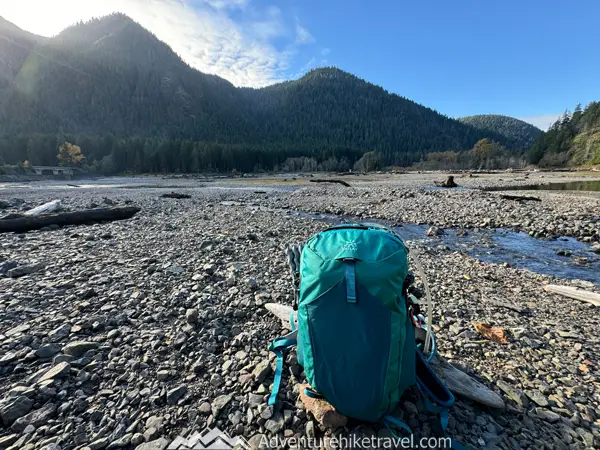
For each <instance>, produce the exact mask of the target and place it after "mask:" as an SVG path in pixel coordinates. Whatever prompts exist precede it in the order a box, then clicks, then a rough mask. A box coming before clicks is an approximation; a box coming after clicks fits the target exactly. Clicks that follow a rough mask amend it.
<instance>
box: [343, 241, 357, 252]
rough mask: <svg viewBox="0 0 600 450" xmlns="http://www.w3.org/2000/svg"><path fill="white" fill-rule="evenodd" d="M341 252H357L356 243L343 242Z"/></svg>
mask: <svg viewBox="0 0 600 450" xmlns="http://www.w3.org/2000/svg"><path fill="white" fill-rule="evenodd" d="M342 250H344V251H346V252H355V251H356V250H358V242H356V241H344V245H342Z"/></svg>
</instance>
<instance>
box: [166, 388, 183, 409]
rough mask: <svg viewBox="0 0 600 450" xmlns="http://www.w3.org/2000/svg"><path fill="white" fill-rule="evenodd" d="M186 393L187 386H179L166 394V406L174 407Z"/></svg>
mask: <svg viewBox="0 0 600 450" xmlns="http://www.w3.org/2000/svg"><path fill="white" fill-rule="evenodd" d="M186 393H187V386H186V385H183V384H182V385H181V386H177V387H176V388H173V389H171V390H170V391H168V392H167V404H168V405H175V404H176V403H177V402H178V401H179V399H180V398H181V397H183V396H184V395H185V394H186Z"/></svg>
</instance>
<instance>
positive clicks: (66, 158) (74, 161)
mask: <svg viewBox="0 0 600 450" xmlns="http://www.w3.org/2000/svg"><path fill="white" fill-rule="evenodd" d="M56 157H57V158H58V163H59V165H61V166H76V165H78V164H80V163H81V161H83V158H85V156H83V153H82V152H81V147H79V146H78V145H75V144H71V143H69V142H65V143H64V144H62V145H61V146H60V147H59V149H58V155H56Z"/></svg>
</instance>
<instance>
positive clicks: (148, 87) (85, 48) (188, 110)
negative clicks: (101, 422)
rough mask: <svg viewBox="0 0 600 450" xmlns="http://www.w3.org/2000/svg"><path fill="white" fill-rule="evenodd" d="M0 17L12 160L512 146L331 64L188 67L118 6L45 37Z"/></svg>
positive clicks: (233, 161)
mask: <svg viewBox="0 0 600 450" xmlns="http://www.w3.org/2000/svg"><path fill="white" fill-rule="evenodd" d="M2 23H3V24H4V25H2V27H1V28H0V29H1V30H2V32H3V33H4V34H3V36H4V39H8V41H10V44H11V46H10V48H12V49H13V50H11V52H12V53H11V56H10V58H9V60H10V61H11V63H10V71H7V70H6V69H5V70H4V72H9V75H6V76H5V79H6V80H8V81H7V82H6V83H5V86H6V88H5V89H4V90H1V91H0V159H2V160H3V161H4V162H5V163H9V164H16V163H20V162H22V161H24V160H28V161H30V162H31V163H50V161H55V157H56V152H57V148H58V146H59V145H60V144H61V143H62V142H61V141H63V142H64V140H67V139H69V140H71V141H72V142H74V143H76V144H79V145H80V146H81V147H82V150H83V153H84V154H85V155H86V160H87V164H89V165H93V164H96V166H97V165H98V164H100V163H102V165H104V166H107V167H109V168H110V169H111V170H116V171H123V170H135V171H173V170H175V171H191V170H204V169H211V170H231V169H238V170H244V171H248V170H254V169H257V168H258V169H272V168H274V167H275V166H278V165H280V164H281V163H282V162H284V161H285V160H286V159H287V158H289V157H309V158H312V159H314V160H316V161H317V162H318V163H324V162H325V161H328V165H329V166H330V167H333V168H335V167H336V164H337V163H339V164H340V165H341V166H342V167H345V166H347V165H349V166H351V165H352V164H353V163H354V161H356V160H357V159H358V158H360V156H361V155H362V154H363V153H365V152H368V151H377V152H379V153H380V154H382V155H383V160H384V162H385V163H386V164H397V165H408V164H411V163H412V162H414V161H419V160H421V159H422V158H424V156H425V155H426V154H427V153H430V152H439V151H446V150H461V149H470V148H472V147H473V145H474V144H475V143H476V142H477V141H478V140H480V139H482V138H486V137H487V138H491V139H493V140H495V141H498V142H499V143H501V144H503V145H505V146H506V147H507V148H519V146H518V142H517V141H515V140H514V139H512V138H510V137H509V138H507V137H505V136H504V135H503V134H502V133H497V132H495V131H490V130H480V129H477V128H475V127H472V126H470V125H468V124H465V123H462V122H460V121H457V120H454V119H450V118H448V117H446V116H443V115H441V114H438V113H437V112H435V111H433V110H431V109H428V108H426V107H423V106H421V105H418V104H417V103H414V102H412V101H410V100H408V99H406V98H403V97H400V96H398V95H395V94H390V93H388V92H387V91H385V90H384V89H382V88H381V87H378V86H375V85H373V84H371V83H367V82H365V81H363V80H361V79H359V78H357V77H355V76H353V75H351V74H348V73H346V72H343V71H341V70H339V69H335V68H324V69H316V70H313V71H311V72H309V73H308V74H306V75H305V76H304V77H302V78H301V79H299V80H295V81H290V82H285V83H281V84H277V85H273V86H269V87H267V88H263V89H249V88H236V87H234V86H233V85H232V84H231V83H229V82H228V81H226V80H223V79H222V78H219V77H217V76H214V75H206V74H203V73H201V72H199V71H197V70H195V69H192V68H191V67H189V66H188V65H187V64H185V63H184V62H183V61H182V60H181V59H180V58H179V57H178V56H177V55H176V54H175V53H174V52H173V51H172V50H171V49H170V48H169V47H168V46H167V45H166V44H164V43H163V42H161V41H159V40H158V39H157V38H156V37H155V36H154V35H153V34H151V33H150V32H148V31H147V30H145V29H144V28H142V27H141V26H140V25H139V24H137V23H135V22H133V21H132V20H131V19H129V18H128V17H126V16H124V15H122V14H114V15H111V16H107V17H104V18H102V19H95V20H92V21H90V22H87V23H80V24H77V25H75V26H72V27H70V28H68V29H66V30H65V31H63V32H62V33H60V34H59V35H57V36H55V37H53V38H49V39H41V38H37V37H35V36H33V35H30V34H29V33H25V32H24V31H22V30H20V29H18V28H17V27H15V26H14V25H12V24H9V23H7V22H5V21H4V22H2ZM15 43H16V44H15ZM13 44H14V45H13ZM15 49H17V50H15ZM2 51H4V50H2ZM4 59H6V58H4ZM341 159H344V161H343V163H342V162H341ZM336 161H337V163H336ZM0 162H2V161H0Z"/></svg>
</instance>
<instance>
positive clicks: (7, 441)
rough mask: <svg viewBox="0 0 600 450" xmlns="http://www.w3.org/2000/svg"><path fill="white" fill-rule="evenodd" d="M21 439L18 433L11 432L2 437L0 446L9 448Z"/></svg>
mask: <svg viewBox="0 0 600 450" xmlns="http://www.w3.org/2000/svg"><path fill="white" fill-rule="evenodd" d="M18 439H19V435H18V434H9V435H7V436H2V437H0V448H7V447H10V446H11V445H13V444H14V443H15V442H17V440H18Z"/></svg>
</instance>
